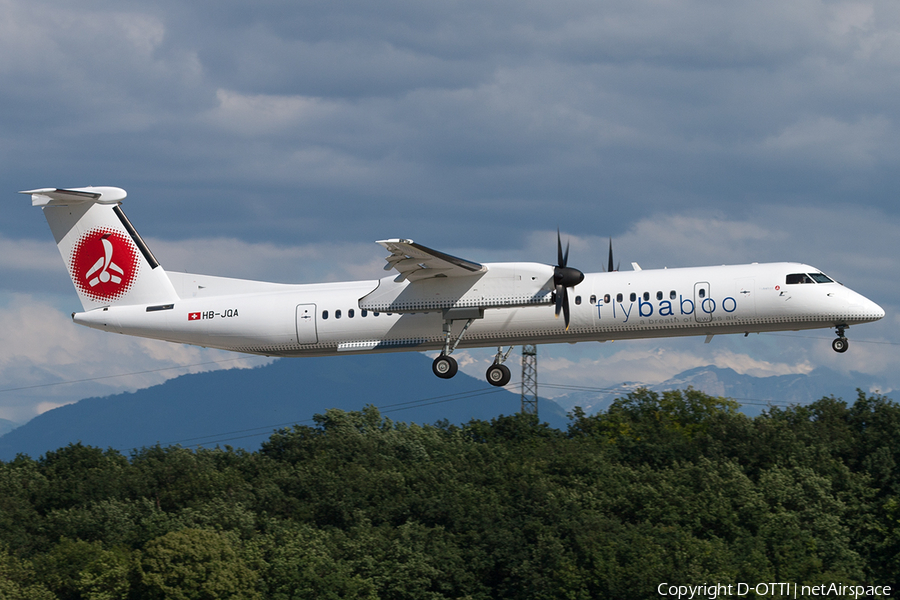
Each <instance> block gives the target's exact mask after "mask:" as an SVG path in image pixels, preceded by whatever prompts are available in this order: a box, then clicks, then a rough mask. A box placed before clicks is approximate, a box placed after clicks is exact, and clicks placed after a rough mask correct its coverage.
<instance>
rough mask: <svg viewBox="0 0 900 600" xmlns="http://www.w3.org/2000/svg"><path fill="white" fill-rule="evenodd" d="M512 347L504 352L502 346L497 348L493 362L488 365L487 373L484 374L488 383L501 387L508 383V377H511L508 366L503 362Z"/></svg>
mask: <svg viewBox="0 0 900 600" xmlns="http://www.w3.org/2000/svg"><path fill="white" fill-rule="evenodd" d="M512 349H513V347H512V346H510V347H509V350H507V351H506V353H505V354H504V352H503V347H502V346H501V347H500V348H497V355H496V356H495V357H494V364H492V365H491V366H490V367H488V370H487V373H486V374H485V377H486V378H487V381H488V383H489V384H491V385H495V386H497V387H503V386H504V385H506V384H507V383H509V380H510V379H512V373H510V372H509V367H507V366H506V365H504V364H503V363H505V362H506V359H507V358H509V353H510V352H512Z"/></svg>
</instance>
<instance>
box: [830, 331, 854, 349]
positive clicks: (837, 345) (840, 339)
mask: <svg viewBox="0 0 900 600" xmlns="http://www.w3.org/2000/svg"><path fill="white" fill-rule="evenodd" d="M846 327H847V326H846V325H838V326H837V328H835V333H837V339H836V340H834V341H833V342H831V348H832V349H833V350H834V351H835V352H846V351H847V348H849V347H850V342H848V341H847V338H845V337H844V329H846Z"/></svg>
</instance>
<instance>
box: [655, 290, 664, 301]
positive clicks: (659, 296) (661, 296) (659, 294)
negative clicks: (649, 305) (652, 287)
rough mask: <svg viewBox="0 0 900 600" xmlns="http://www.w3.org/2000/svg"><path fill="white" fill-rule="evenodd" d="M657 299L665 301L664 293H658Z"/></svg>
mask: <svg viewBox="0 0 900 600" xmlns="http://www.w3.org/2000/svg"><path fill="white" fill-rule="evenodd" d="M656 299H657V300H662V299H663V293H662V292H656Z"/></svg>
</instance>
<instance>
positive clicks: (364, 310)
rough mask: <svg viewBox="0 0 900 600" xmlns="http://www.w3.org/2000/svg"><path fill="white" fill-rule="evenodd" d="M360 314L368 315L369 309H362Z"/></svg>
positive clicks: (362, 315)
mask: <svg viewBox="0 0 900 600" xmlns="http://www.w3.org/2000/svg"><path fill="white" fill-rule="evenodd" d="M359 316H361V317H367V316H369V311H367V310H366V309H362V310H361V311H359Z"/></svg>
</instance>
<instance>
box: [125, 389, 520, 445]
mask: <svg viewBox="0 0 900 600" xmlns="http://www.w3.org/2000/svg"><path fill="white" fill-rule="evenodd" d="M504 389H505V388H496V387H492V388H490V389H476V390H469V391H465V392H457V393H455V394H445V395H442V396H432V397H430V398H420V399H417V400H409V401H407V402H398V403H395V404H385V405H383V406H381V407H377V406H376V407H375V408H377V409H378V411H379V412H380V413H381V414H388V413H393V412H398V411H402V410H409V409H412V408H420V407H423V406H431V405H434V404H442V403H445V402H455V401H457V400H466V399H468V398H475V397H479V396H487V395H490V394H496V393H498V392H501V391H504ZM312 422H314V420H313V419H303V420H293V421H285V422H282V423H273V424H270V425H262V426H260V427H253V428H251V429H239V430H236V431H227V432H221V433H214V434H210V435H205V436H198V437H192V438H183V439H180V440H173V441H170V442H166V443H165V444H162V445H165V446H171V445H173V444H181V443H186V442H195V441H197V440H207V441H205V442H203V443H204V444H218V443H221V442H228V441H232V440H238V439H244V438H248V437H256V436H259V435H263V434H265V433H266V432H268V431H272V430H274V429H275V428H276V427H284V426H287V425H297V424H301V423H312ZM248 432H256V433H248ZM237 433H241V434H245V435H238V436H232V434H237ZM220 436H232V437H226V438H221V437H220ZM210 438H217V439H210ZM198 445H199V444H198ZM119 450H124V448H119Z"/></svg>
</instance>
